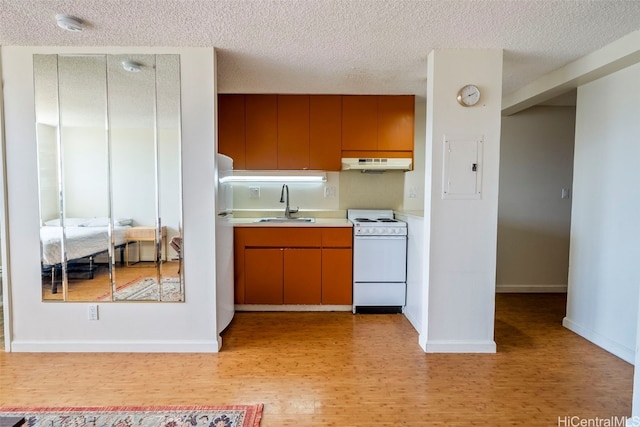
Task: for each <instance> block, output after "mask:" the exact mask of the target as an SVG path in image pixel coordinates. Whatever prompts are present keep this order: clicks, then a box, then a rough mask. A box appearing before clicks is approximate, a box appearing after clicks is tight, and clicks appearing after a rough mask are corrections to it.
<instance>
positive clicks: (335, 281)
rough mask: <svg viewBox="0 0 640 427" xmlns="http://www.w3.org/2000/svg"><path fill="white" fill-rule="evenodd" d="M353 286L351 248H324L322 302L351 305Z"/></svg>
mask: <svg viewBox="0 0 640 427" xmlns="http://www.w3.org/2000/svg"><path fill="white" fill-rule="evenodd" d="M352 287H353V282H352V261H351V249H346V248H344V249H343V248H339V249H333V248H332V249H323V250H322V304H334V305H350V304H351V303H352V301H353V299H352V294H353V292H352Z"/></svg>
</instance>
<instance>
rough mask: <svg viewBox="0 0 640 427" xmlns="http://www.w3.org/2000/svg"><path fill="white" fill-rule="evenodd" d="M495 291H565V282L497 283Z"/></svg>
mask: <svg viewBox="0 0 640 427" xmlns="http://www.w3.org/2000/svg"><path fill="white" fill-rule="evenodd" d="M496 293H529V294H531V293H546V294H548V293H567V285H566V284H564V285H563V284H558V285H542V284H539V285H509V284H497V285H496Z"/></svg>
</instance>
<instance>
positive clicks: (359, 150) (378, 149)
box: [342, 95, 415, 157]
mask: <svg viewBox="0 0 640 427" xmlns="http://www.w3.org/2000/svg"><path fill="white" fill-rule="evenodd" d="M414 104H415V100H414V96H413V95H358V96H356V95H345V96H344V97H343V98H342V151H343V155H344V156H345V157H360V156H361V155H362V156H367V157H393V156H394V155H393V154H387V153H389V152H403V153H402V154H401V155H402V156H403V157H404V156H406V155H407V154H408V155H411V153H412V152H413V140H414V120H415V119H414ZM398 155H400V154H399V153H397V154H395V156H398Z"/></svg>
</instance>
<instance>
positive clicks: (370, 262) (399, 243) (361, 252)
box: [347, 209, 407, 313]
mask: <svg viewBox="0 0 640 427" xmlns="http://www.w3.org/2000/svg"><path fill="white" fill-rule="evenodd" d="M347 219H348V220H349V221H351V222H352V223H353V312H354V313H356V312H365V311H374V310H375V311H384V312H396V313H399V312H401V311H402V307H404V305H405V300H406V288H407V283H406V282H407V224H406V223H405V222H403V221H399V220H396V219H394V217H393V210H388V209H385V210H372V209H349V210H348V211H347Z"/></svg>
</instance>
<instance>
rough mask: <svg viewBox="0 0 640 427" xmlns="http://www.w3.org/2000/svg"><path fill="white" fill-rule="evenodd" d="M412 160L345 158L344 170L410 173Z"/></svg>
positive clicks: (343, 161) (343, 160)
mask: <svg viewBox="0 0 640 427" xmlns="http://www.w3.org/2000/svg"><path fill="white" fill-rule="evenodd" d="M411 165H412V159H410V158H370V157H369V158H343V159H342V170H343V171H348V170H361V171H385V170H400V171H410V170H411Z"/></svg>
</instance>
